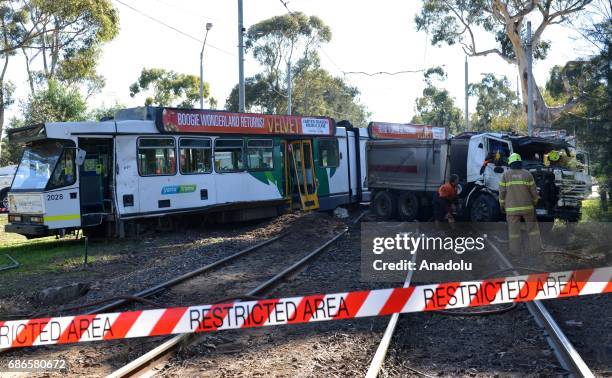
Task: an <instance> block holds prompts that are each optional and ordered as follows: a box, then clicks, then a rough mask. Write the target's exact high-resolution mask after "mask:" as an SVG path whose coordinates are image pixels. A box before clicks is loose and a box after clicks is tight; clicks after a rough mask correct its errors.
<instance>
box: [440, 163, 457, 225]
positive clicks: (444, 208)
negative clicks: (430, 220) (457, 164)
mask: <svg viewBox="0 0 612 378" xmlns="http://www.w3.org/2000/svg"><path fill="white" fill-rule="evenodd" d="M458 183H459V176H457V175H455V174H453V175H451V176H450V178H449V180H448V182H447V183H445V184H443V185H442V186H440V187H439V188H438V191H437V192H436V194H435V196H434V218H435V220H436V222H454V221H455V218H454V217H453V202H454V201H455V200H456V199H457V194H458V190H457V184H458Z"/></svg>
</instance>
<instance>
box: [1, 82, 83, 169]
mask: <svg viewBox="0 0 612 378" xmlns="http://www.w3.org/2000/svg"><path fill="white" fill-rule="evenodd" d="M86 112H87V105H86V104H85V100H84V99H83V97H82V96H81V94H80V93H79V91H78V90H77V89H76V88H71V87H68V86H67V85H66V84H62V83H59V82H57V81H55V80H51V81H49V83H48V87H47V89H44V90H40V91H37V92H36V94H34V95H30V97H28V99H27V100H26V101H25V102H24V103H22V104H21V115H20V117H14V118H12V119H11V121H10V124H9V126H8V128H9V129H10V128H14V127H21V126H25V125H32V124H36V123H43V122H67V121H82V120H83V119H85V118H86ZM22 150H23V146H21V145H18V144H11V143H9V141H8V139H7V138H4V140H3V141H2V151H3V152H2V155H1V157H0V165H8V164H17V163H18V160H19V158H20V157H21V151H22Z"/></svg>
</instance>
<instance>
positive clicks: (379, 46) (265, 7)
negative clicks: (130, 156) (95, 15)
mask: <svg viewBox="0 0 612 378" xmlns="http://www.w3.org/2000/svg"><path fill="white" fill-rule="evenodd" d="M112 1H113V4H114V5H115V7H116V8H117V9H118V10H119V15H120V23H121V25H120V32H119V35H118V37H117V38H116V39H114V40H113V41H111V42H110V43H108V44H106V45H105V46H104V47H103V53H102V57H101V60H100V63H99V67H98V72H99V73H100V74H102V75H103V76H104V77H105V79H106V86H105V87H104V89H103V90H102V92H101V93H99V94H97V95H95V96H92V97H91V98H90V99H89V100H88V105H89V106H90V107H92V108H93V107H98V106H111V105H114V104H115V103H119V104H122V105H124V106H126V107H133V106H141V105H143V104H144V99H145V97H146V96H145V95H139V96H137V97H135V98H131V97H130V95H129V85H130V84H131V83H133V82H134V81H136V79H137V78H138V76H139V74H140V72H141V70H142V69H143V68H164V69H170V70H174V71H177V72H181V73H186V74H194V75H199V69H200V68H199V65H200V61H199V54H200V49H201V46H202V44H201V42H200V41H201V40H202V39H203V38H204V30H205V29H204V25H205V24H206V22H212V23H213V28H212V29H211V31H210V33H209V35H208V40H207V45H206V50H205V52H204V80H205V81H206V82H208V83H210V88H211V93H212V96H213V97H215V98H216V99H217V100H218V102H219V108H223V107H224V104H225V100H226V98H227V97H228V95H229V93H230V91H231V89H232V87H233V86H234V85H236V83H237V82H238V49H237V45H238V27H237V1H235V0H234V1H231V0H112ZM420 4H421V2H420V1H416V0H409V1H406V0H379V1H362V0H333V1H331V0H291V1H289V2H288V7H289V9H290V10H291V11H294V12H295V11H301V12H304V13H305V14H307V15H317V16H319V17H321V18H322V19H323V21H324V22H325V23H326V24H327V25H329V26H330V28H331V30H332V40H331V42H330V43H328V44H325V45H324V46H323V48H322V51H321V54H320V56H321V64H322V66H323V67H324V68H325V69H327V70H328V71H330V72H331V73H332V74H333V75H335V76H344V77H345V78H346V79H347V80H348V82H349V83H350V84H351V85H354V86H356V87H357V88H358V89H359V90H360V92H361V95H360V97H359V101H360V102H361V103H362V104H364V105H365V106H366V108H367V110H368V111H369V112H371V114H372V115H371V117H370V120H376V121H385V122H409V121H410V119H411V118H412V116H413V115H414V112H415V106H414V105H415V99H416V98H417V97H418V96H419V95H420V94H421V92H422V90H423V87H424V84H423V80H422V73H410V74H401V75H394V76H387V75H376V76H371V77H370V76H365V75H356V74H344V72H350V71H364V72H370V73H371V72H379V71H387V72H396V71H403V70H419V69H423V68H425V69H426V68H428V67H432V66H437V65H440V66H444V68H445V70H446V72H447V74H448V77H447V80H446V81H445V82H443V83H441V86H443V87H445V88H446V89H448V90H449V91H450V93H451V95H452V96H453V97H454V98H455V103H456V105H457V106H458V107H459V108H461V109H463V107H464V105H463V104H464V59H465V55H464V54H463V51H462V50H461V48H460V47H459V46H442V47H435V46H431V45H430V44H429V43H428V40H427V37H428V36H427V34H426V33H424V32H417V31H416V26H415V23H414V16H415V15H416V14H417V13H418V11H419V7H420ZM130 7H132V8H135V9H137V10H138V11H139V12H137V11H135V10H134V9H132V8H130ZM286 12H287V9H286V8H285V7H284V6H283V4H282V3H281V1H280V0H244V25H245V27H246V28H247V29H248V27H249V26H250V25H253V24H255V23H257V22H258V21H260V20H263V19H266V18H268V17H272V16H275V15H280V14H284V13H286ZM143 13H144V14H146V15H148V16H150V17H153V18H156V19H158V20H160V21H162V22H164V23H166V24H167V25H169V26H172V27H174V28H176V29H178V30H180V32H181V33H179V32H177V31H175V30H172V29H171V28H168V27H166V26H164V25H162V24H160V23H159V22H156V21H154V20H151V19H150V18H148V17H147V16H145V15H143ZM536 25H537V20H536V19H534V29H535V26H536ZM543 38H544V39H549V40H551V41H552V48H551V50H550V52H549V56H548V58H547V59H546V61H543V62H535V63H534V75H535V78H536V81H537V83H538V85H544V83H545V81H546V78H547V76H548V72H549V70H550V68H551V67H552V66H554V65H555V64H563V63H565V62H566V61H568V60H571V59H575V58H576V57H579V56H584V55H585V51H587V50H585V48H586V47H585V46H586V44H585V43H582V42H580V41H579V40H578V35H577V34H576V33H575V32H573V31H572V30H571V29H569V28H567V27H564V26H558V25H553V26H550V27H549V28H547V29H546V31H545V33H544V35H543ZM491 47H494V41H493V39H492V37H488V36H487V37H486V38H482V39H481V41H479V46H478V48H479V49H487V48H491ZM468 62H469V75H468V76H469V81H470V82H477V81H480V79H481V75H482V74H485V73H494V74H496V75H498V76H501V75H506V76H507V77H508V79H509V80H510V82H511V83H512V84H511V87H512V89H513V90H516V80H517V69H516V67H515V66H511V65H509V64H507V63H506V62H505V61H503V60H502V59H501V58H499V57H497V56H495V55H491V56H487V57H475V58H469V60H468ZM260 69H261V67H260V66H259V65H258V64H257V62H255V60H254V59H253V58H252V56H250V55H247V56H246V60H245V76H246V77H249V76H251V75H253V74H255V73H257V72H259V71H260ZM7 76H8V79H9V80H12V81H13V82H14V83H15V84H16V85H17V93H16V95H17V97H18V98H25V97H26V96H27V94H28V86H27V81H26V76H25V69H24V62H23V59H20V58H19V57H18V58H15V59H14V60H13V61H11V64H10V66H9V70H8V73H7ZM475 101H476V99H475V98H471V99H470V111H473V109H474V108H475ZM18 110H19V109H18V106H17V105H14V106H12V107H11V108H10V109H9V111H8V112H7V119H9V118H10V117H11V116H12V115H14V114H16V113H17V112H18Z"/></svg>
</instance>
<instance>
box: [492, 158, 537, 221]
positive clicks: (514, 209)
mask: <svg viewBox="0 0 612 378" xmlns="http://www.w3.org/2000/svg"><path fill="white" fill-rule="evenodd" d="M539 199H540V196H538V190H537V187H536V184H535V180H534V179H533V176H532V175H531V173H529V172H528V171H526V170H524V169H509V170H507V171H506V172H504V174H503V175H502V178H501V181H500V183H499V204H500V205H501V207H502V208H503V209H504V210H505V211H506V214H508V215H524V214H531V213H533V209H534V206H535V204H537V203H538V200H539Z"/></svg>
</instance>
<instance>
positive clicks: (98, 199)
mask: <svg viewBox="0 0 612 378" xmlns="http://www.w3.org/2000/svg"><path fill="white" fill-rule="evenodd" d="M8 134H9V138H10V141H11V143H25V145H26V148H25V151H24V153H23V156H22V159H21V162H20V163H19V166H18V168H17V171H16V174H15V178H14V180H13V183H12V185H11V190H10V192H9V211H10V214H9V224H7V225H6V226H5V230H6V231H7V232H15V233H19V234H22V235H25V236H27V237H38V236H45V235H53V234H59V235H63V234H64V233H66V232H69V231H74V230H76V229H84V230H85V231H86V232H87V231H88V230H101V229H102V230H104V231H105V232H107V233H109V234H113V233H114V234H115V235H118V236H123V235H124V233H125V225H126V224H127V225H129V224H132V223H134V222H136V221H137V220H138V219H142V218H146V217H162V216H168V215H174V214H187V213H192V214H199V213H206V214H212V215H211V216H214V217H217V216H218V217H219V218H220V219H229V220H247V219H255V218H262V217H271V216H275V215H277V214H278V213H279V212H282V211H285V210H286V209H288V208H295V207H299V208H301V209H304V210H314V209H322V210H328V209H333V208H335V207H337V206H339V205H346V204H350V203H355V202H359V201H368V200H369V191H368V190H367V187H366V186H365V183H364V179H365V175H364V174H362V172H365V169H366V168H365V161H364V159H363V157H364V156H365V142H366V140H367V139H368V133H367V130H366V129H357V128H353V127H352V126H351V125H350V123H348V122H347V121H341V122H339V123H338V124H337V125H336V123H335V121H334V120H333V119H330V118H325V117H298V116H285V115H262V114H246V113H230V112H223V111H212V110H195V109H176V108H153V107H146V108H136V109H126V110H123V111H120V112H118V114H117V115H116V117H115V118H114V119H109V120H103V121H101V122H61V123H45V124H38V125H32V126H26V127H22V128H17V129H12V130H9V132H8Z"/></svg>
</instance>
